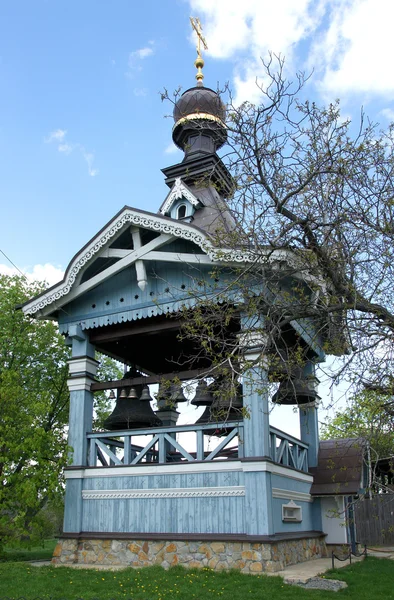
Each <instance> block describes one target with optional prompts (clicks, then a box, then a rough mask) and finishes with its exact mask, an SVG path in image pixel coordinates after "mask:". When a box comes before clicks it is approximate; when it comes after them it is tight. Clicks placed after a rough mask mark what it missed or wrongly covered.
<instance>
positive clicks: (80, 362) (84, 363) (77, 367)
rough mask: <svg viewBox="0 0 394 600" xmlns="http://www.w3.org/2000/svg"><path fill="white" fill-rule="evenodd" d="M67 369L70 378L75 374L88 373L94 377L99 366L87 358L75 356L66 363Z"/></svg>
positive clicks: (93, 360) (95, 361)
mask: <svg viewBox="0 0 394 600" xmlns="http://www.w3.org/2000/svg"><path fill="white" fill-rule="evenodd" d="M67 362H68V369H69V373H70V375H71V376H73V375H76V374H77V373H88V374H89V375H90V376H92V377H94V376H95V375H96V372H97V368H98V366H99V364H100V363H99V362H98V361H97V360H95V359H94V358H90V357H89V356H77V357H75V358H70V359H69V360H68V361H67Z"/></svg>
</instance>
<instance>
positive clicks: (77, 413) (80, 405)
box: [68, 390, 93, 466]
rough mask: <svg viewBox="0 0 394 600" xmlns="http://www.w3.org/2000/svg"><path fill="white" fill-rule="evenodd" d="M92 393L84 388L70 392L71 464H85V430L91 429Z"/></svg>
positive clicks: (69, 441) (69, 438)
mask: <svg viewBox="0 0 394 600" xmlns="http://www.w3.org/2000/svg"><path fill="white" fill-rule="evenodd" d="M92 415H93V394H92V393H91V392H88V391H86V390H77V391H72V392H71V393H70V416H69V433H68V444H69V446H70V447H71V459H72V463H71V464H72V465H74V466H77V465H78V466H79V465H81V466H82V465H86V464H87V439H86V432H87V431H91V430H92Z"/></svg>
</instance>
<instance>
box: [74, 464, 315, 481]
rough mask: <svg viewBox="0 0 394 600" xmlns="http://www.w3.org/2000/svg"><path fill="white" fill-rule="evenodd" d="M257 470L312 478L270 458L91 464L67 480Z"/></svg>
mask: <svg viewBox="0 0 394 600" xmlns="http://www.w3.org/2000/svg"><path fill="white" fill-rule="evenodd" d="M228 471H231V472H233V473H234V472H244V473H256V472H267V473H273V474H274V475H282V476H283V477H287V478H288V479H294V480H296V481H303V482H306V483H310V484H312V482H313V477H312V475H308V474H307V473H301V472H300V471H294V469H289V468H287V467H282V466H281V465H276V464H274V463H272V462H269V461H266V460H264V461H253V462H252V461H251V462H241V461H238V460H234V461H215V460H214V461H208V462H205V463H198V464H193V463H178V464H168V465H149V466H146V467H145V466H142V465H138V466H126V467H115V468H114V467H93V468H89V469H78V470H74V469H73V470H70V471H68V470H66V471H65V472H64V476H65V478H66V479H85V478H86V479H88V478H91V477H99V478H100V477H140V476H145V475H186V474H198V473H224V472H228Z"/></svg>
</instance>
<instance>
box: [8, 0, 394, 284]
mask: <svg viewBox="0 0 394 600" xmlns="http://www.w3.org/2000/svg"><path fill="white" fill-rule="evenodd" d="M393 12H394V7H393V5H392V2H391V1H386V0H374V1H373V2H372V0H360V1H356V0H324V1H322V2H320V1H318V0H314V1H313V2H308V1H307V0H282V2H281V3H280V4H279V3H277V4H275V5H273V4H272V2H268V1H267V0H244V1H243V2H242V3H240V2H239V0H226V2H224V1H222V0H190V1H186V0H145V2H137V1H135V0H116V2H110V1H109V0H34V2H33V1H32V0H2V1H1V2H0V89H1V94H0V207H1V221H0V249H1V250H2V251H3V252H5V253H6V254H7V255H8V256H9V257H10V258H11V260H12V261H13V262H14V263H15V264H16V265H17V266H18V267H19V268H20V269H22V270H23V271H24V272H26V273H29V274H30V273H34V275H36V276H46V277H47V278H48V280H49V281H50V282H51V283H53V282H54V281H56V280H58V279H59V277H60V274H61V270H63V269H64V268H65V267H66V266H67V264H68V262H69V260H70V259H71V257H72V256H73V255H74V254H75V252H77V251H78V250H79V249H80V248H81V247H82V246H83V245H84V244H85V242H86V241H88V240H89V239H90V238H91V237H92V236H93V235H94V234H95V233H96V232H97V231H98V230H99V229H100V228H101V227H102V226H103V225H104V224H105V223H106V222H107V221H108V220H109V219H110V218H111V217H112V216H113V215H114V214H115V213H116V212H117V211H118V210H119V209H120V208H121V207H122V206H124V205H125V204H128V205H131V206H135V207H138V208H142V209H146V210H150V211H156V210H157V209H158V207H159V206H160V204H161V202H162V200H163V198H164V197H165V195H166V194H167V187H166V186H165V184H164V178H163V175H162V173H161V171H160V169H161V168H163V167H165V166H168V165H170V164H173V163H175V162H178V160H180V158H181V154H180V153H179V152H173V146H172V145H171V126H172V121H171V119H168V118H165V115H166V114H168V113H169V112H171V106H170V105H169V104H163V103H162V102H161V100H160V94H159V92H160V91H161V90H163V88H164V87H166V88H167V89H168V90H169V91H172V90H174V89H175V88H176V87H178V86H179V85H181V86H182V87H183V89H187V88H188V87H191V86H193V85H194V73H195V69H194V66H193V61H194V59H195V48H194V47H195V42H194V40H193V36H192V32H191V28H190V25H189V16H190V15H196V16H199V17H200V20H201V21H202V23H203V26H204V32H205V34H206V38H207V41H208V46H209V50H208V52H207V53H205V59H206V67H205V69H204V72H205V81H204V83H205V84H206V85H207V86H211V87H214V88H216V85H217V83H218V82H219V83H221V84H223V83H224V82H226V81H229V82H230V84H231V85H232V87H233V89H234V90H235V95H236V99H237V101H241V100H245V99H248V100H252V101H255V102H256V101H258V94H257V89H256V87H255V85H254V80H255V77H256V75H257V76H258V75H260V74H261V66H260V56H265V55H266V53H267V51H268V50H273V51H274V52H277V53H279V52H280V53H282V54H283V55H285V56H286V60H287V69H288V72H289V73H294V71H295V70H296V69H305V70H307V71H311V70H312V69H313V70H314V74H313V77H312V78H311V80H310V82H309V84H308V86H307V89H306V94H307V95H308V96H309V97H310V98H311V99H313V100H315V101H317V102H328V101H330V100H332V99H334V98H336V97H340V98H341V100H342V103H343V109H344V114H345V115H350V116H353V115H354V116H357V115H358V114H359V109H360V106H361V105H364V107H365V109H366V111H367V113H368V114H369V115H370V116H372V118H374V119H377V120H379V121H380V122H381V123H382V125H383V126H387V124H388V120H389V119H391V118H392V117H394V105H393V92H394V75H393V69H392V57H393V51H392V41H391V40H392V37H391V36H392V33H391V23H392V22H393V21H392V17H393ZM44 265H52V267H51V266H47V267H46V268H44ZM10 268H11V265H10V264H9V263H8V262H7V261H6V259H5V258H4V256H2V255H0V269H1V270H2V271H7V272H8V271H9V269H10ZM57 269H59V270H57Z"/></svg>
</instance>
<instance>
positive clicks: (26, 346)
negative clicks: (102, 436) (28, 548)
mask: <svg viewBox="0 0 394 600" xmlns="http://www.w3.org/2000/svg"><path fill="white" fill-rule="evenodd" d="M42 289H43V285H42V284H39V283H37V282H36V283H31V284H29V283H27V281H26V280H24V279H23V278H22V277H17V276H15V277H8V276H5V275H0V406H1V417H0V546H1V545H2V544H4V543H5V542H7V541H9V540H11V539H16V540H21V539H23V538H25V539H28V540H29V542H32V541H34V540H37V539H39V538H40V537H41V536H42V535H46V533H47V532H48V531H50V530H51V531H52V529H53V526H52V525H51V524H50V523H49V522H48V521H49V520H50V519H48V515H49V514H55V513H58V512H59V511H61V506H62V497H63V492H64V482H63V478H62V471H63V468H64V467H65V466H66V464H67V461H68V453H69V451H72V449H70V448H69V447H68V445H67V428H66V426H67V422H68V412H69V392H68V387H67V378H68V365H67V360H68V358H69V357H70V351H69V348H68V347H67V346H66V344H65V342H64V338H63V336H61V335H60V334H59V333H58V331H57V326H56V324H54V323H53V322H51V321H38V320H35V319H32V318H30V317H28V316H25V315H24V314H23V312H22V311H21V310H16V307H17V305H19V304H21V303H23V302H24V301H26V300H27V299H29V298H31V297H33V296H34V295H36V294H38V293H39V292H40V291H42ZM97 358H98V359H100V358H102V360H101V364H100V367H99V373H98V378H99V379H100V378H102V379H105V380H108V379H118V378H119V377H121V372H120V371H119V367H118V364H117V363H116V362H115V361H114V360H113V359H110V358H108V357H100V356H98V357H97ZM109 404H110V403H109V400H108V398H107V396H106V394H105V393H104V392H101V393H99V394H97V396H96V398H95V412H96V422H97V426H98V427H99V426H100V423H101V421H102V420H103V419H104V418H105V416H106V415H107V414H108V411H109ZM59 507H60V508H59ZM51 518H52V517H51ZM52 520H53V519H52Z"/></svg>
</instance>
